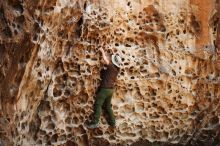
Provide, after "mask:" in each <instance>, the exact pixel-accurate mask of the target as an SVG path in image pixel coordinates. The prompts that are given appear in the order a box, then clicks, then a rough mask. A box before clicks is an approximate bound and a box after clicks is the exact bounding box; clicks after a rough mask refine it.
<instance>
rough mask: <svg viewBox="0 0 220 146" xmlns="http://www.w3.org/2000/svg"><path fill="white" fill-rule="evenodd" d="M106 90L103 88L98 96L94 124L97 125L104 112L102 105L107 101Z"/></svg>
mask: <svg viewBox="0 0 220 146" xmlns="http://www.w3.org/2000/svg"><path fill="white" fill-rule="evenodd" d="M106 97H107V96H106V89H105V88H101V89H100V90H99V92H98V94H97V96H96V100H95V105H94V120H93V123H95V124H97V123H98V122H99V118H100V116H101V112H102V105H103V103H104V101H105V99H106Z"/></svg>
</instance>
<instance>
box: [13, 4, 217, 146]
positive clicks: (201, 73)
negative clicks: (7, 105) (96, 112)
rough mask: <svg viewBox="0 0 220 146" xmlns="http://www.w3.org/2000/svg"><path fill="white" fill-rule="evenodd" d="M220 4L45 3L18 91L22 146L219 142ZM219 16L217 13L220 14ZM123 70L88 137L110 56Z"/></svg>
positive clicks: (18, 142) (38, 12)
mask: <svg viewBox="0 0 220 146" xmlns="http://www.w3.org/2000/svg"><path fill="white" fill-rule="evenodd" d="M215 5H217V4H216V3H215V2H214V1H211V2H210V1H208V0H204V1H202V2H201V1H196V0H184V1H183V0H179V1H176V0H140V1H137V0H135V1H128V0H120V1H113V0H100V1H92V2H89V1H82V0H79V1H76V0H57V1H56V0H54V1H51V2H50V1H39V2H38V3H37V5H35V6H38V7H36V10H35V11H34V14H33V17H35V18H36V19H35V21H36V23H38V24H39V27H40V31H39V32H38V33H36V34H35V37H34V39H33V40H32V42H33V43H34V44H36V46H37V47H36V48H34V51H33V53H32V55H31V58H30V60H29V62H28V64H27V65H26V70H25V73H24V76H23V79H22V81H21V84H20V86H19V92H18V95H17V101H18V102H17V104H16V113H15V116H14V124H15V130H14V132H13V141H14V144H15V145H21V146H26V145H27V146H30V145H57V146H58V145H68V144H70V143H71V144H72V145H79V146H83V145H84V146H88V145H91V146H98V145H117V144H122V145H131V144H132V143H135V142H137V141H141V140H149V141H150V142H154V141H161V142H166V143H179V144H187V143H188V144H190V143H191V144H197V142H200V141H202V142H206V141H210V140H211V138H212V137H216V135H217V134H218V133H219V113H220V108H219V99H220V71H219V68H218V66H217V64H216V63H215V62H216V61H218V60H219V54H218V53H217V48H216V37H217V29H216V27H217V24H216V22H215V23H211V20H212V16H214V15H215V14H214V12H215V11H214V10H215ZM216 13H217V12H216ZM100 47H101V48H103V49H104V50H105V51H106V52H116V53H118V54H119V55H120V56H121V58H122V67H121V69H120V73H119V75H118V80H117V82H116V83H115V90H114V91H115V92H114V95H113V99H112V107H113V110H114V113H115V116H116V122H117V127H116V129H115V130H112V129H111V128H109V127H108V124H107V121H106V119H105V118H104V117H103V116H102V118H101V122H100V128H98V129H95V130H89V129H87V128H86V126H85V124H86V123H87V122H88V121H89V120H90V119H91V114H92V112H93V104H94V97H95V93H96V90H97V88H98V86H99V84H100V70H101V69H103V68H104V66H103V64H102V63H101V60H102V56H101V53H100V51H99V48H100Z"/></svg>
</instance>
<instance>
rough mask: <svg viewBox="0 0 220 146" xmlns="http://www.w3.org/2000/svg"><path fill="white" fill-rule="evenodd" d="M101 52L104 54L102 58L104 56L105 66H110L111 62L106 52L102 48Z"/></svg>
mask: <svg viewBox="0 0 220 146" xmlns="http://www.w3.org/2000/svg"><path fill="white" fill-rule="evenodd" d="M100 51H101V52H102V56H103V59H104V61H105V64H107V65H109V63H110V62H109V59H108V57H107V56H106V54H105V51H104V50H103V49H102V48H100Z"/></svg>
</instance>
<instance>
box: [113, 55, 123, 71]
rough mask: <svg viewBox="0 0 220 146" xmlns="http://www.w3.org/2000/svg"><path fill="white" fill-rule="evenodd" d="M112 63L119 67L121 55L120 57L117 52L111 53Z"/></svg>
mask: <svg viewBox="0 0 220 146" xmlns="http://www.w3.org/2000/svg"><path fill="white" fill-rule="evenodd" d="M112 63H113V64H114V65H115V66H117V67H119V68H120V66H121V63H122V61H121V57H120V56H119V55H118V54H113V55H112Z"/></svg>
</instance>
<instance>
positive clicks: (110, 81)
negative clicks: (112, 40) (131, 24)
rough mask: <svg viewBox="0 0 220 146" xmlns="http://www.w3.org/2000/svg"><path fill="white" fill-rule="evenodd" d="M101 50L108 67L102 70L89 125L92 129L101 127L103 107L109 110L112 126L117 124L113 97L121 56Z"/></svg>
mask: <svg viewBox="0 0 220 146" xmlns="http://www.w3.org/2000/svg"><path fill="white" fill-rule="evenodd" d="M100 51H101V53H102V56H103V61H104V62H103V63H104V64H105V65H106V69H103V70H101V84H100V87H99V90H98V92H97V94H96V99H95V104H94V119H93V120H92V122H91V123H90V124H89V125H88V126H87V127H88V128H90V129H93V128H98V127H99V118H100V115H101V111H102V107H103V108H104V110H105V111H106V112H107V115H108V117H109V121H108V123H109V125H110V126H112V127H115V126H116V123H115V116H114V114H113V111H112V105H111V99H112V95H113V91H114V84H115V81H116V79H117V75H118V73H119V70H120V66H121V58H120V56H119V55H117V54H113V55H110V54H106V53H105V52H104V50H103V49H102V48H100Z"/></svg>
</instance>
